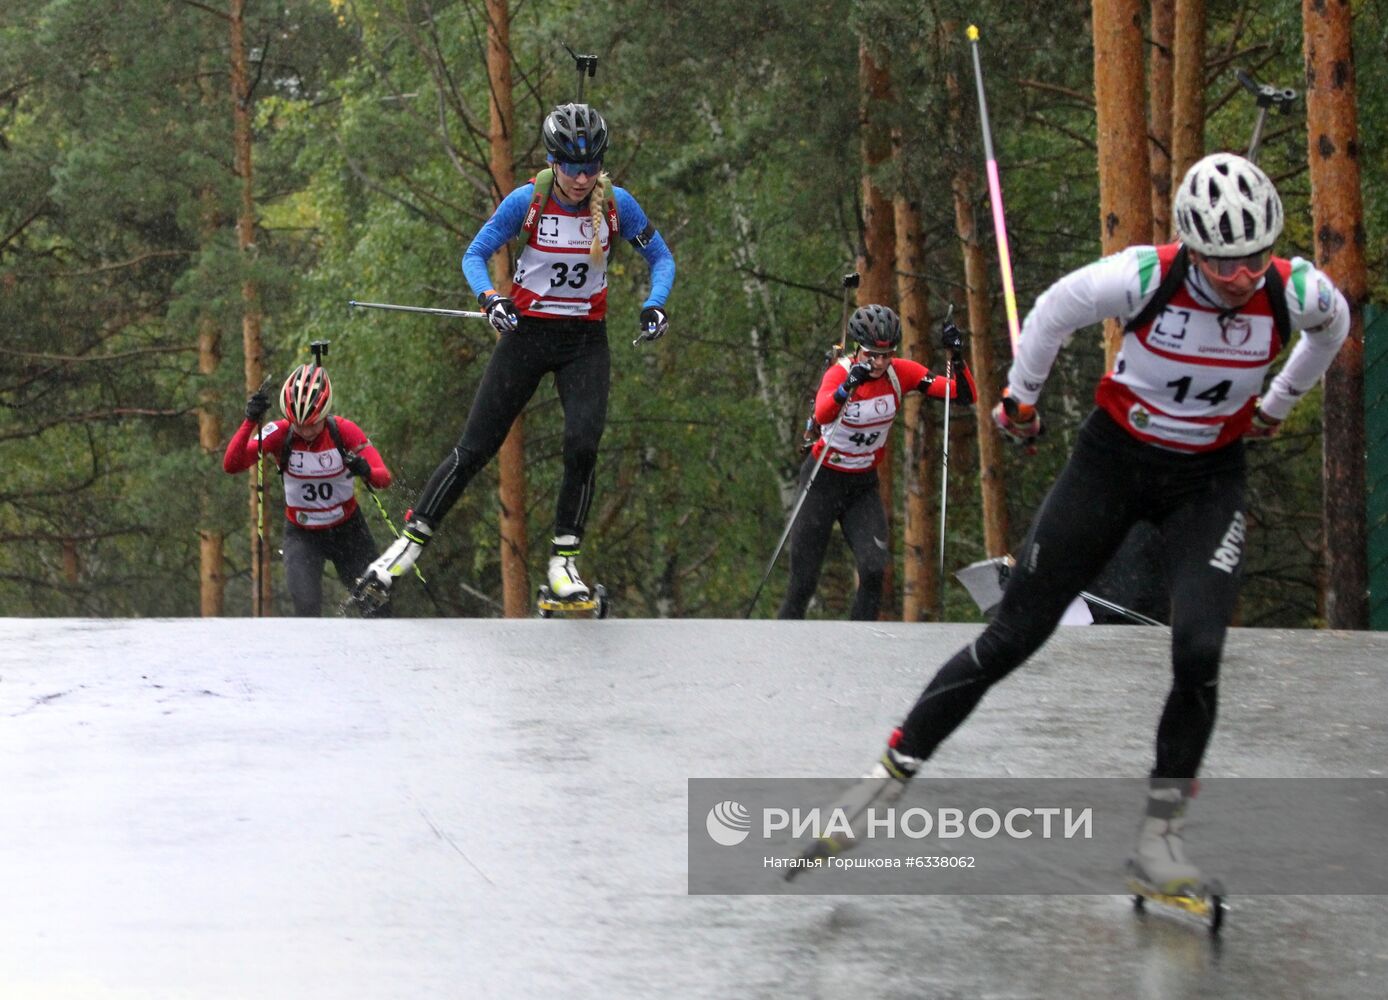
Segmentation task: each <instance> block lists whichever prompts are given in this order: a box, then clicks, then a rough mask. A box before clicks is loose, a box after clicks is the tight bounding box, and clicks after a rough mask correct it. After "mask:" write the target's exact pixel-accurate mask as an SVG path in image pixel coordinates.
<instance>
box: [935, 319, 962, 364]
mask: <svg viewBox="0 0 1388 1000" xmlns="http://www.w3.org/2000/svg"><path fill="white" fill-rule="evenodd" d="M940 346H941V347H943V348H944V349H945V350H947V351H949V352H950V353H951V354H953V355H954V356H955V357H956V358H957V357H958V356H959V352H960V351H961V350H963V348H964V334H963V333H962V332H961V331H960V329H959V327H957V326H955V325H954V324H953V323H946V324H945V325H944V326H942V327H941V328H940Z"/></svg>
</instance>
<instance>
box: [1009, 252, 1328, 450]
mask: <svg viewBox="0 0 1388 1000" xmlns="http://www.w3.org/2000/svg"><path fill="white" fill-rule="evenodd" d="M1178 249H1180V244H1176V243H1172V244H1168V245H1166V246H1161V247H1152V246H1136V247H1129V248H1128V249H1127V250H1124V251H1122V252H1120V253H1117V254H1114V255H1113V256H1111V257H1105V258H1104V259H1103V260H1100V261H1096V262H1095V263H1093V264H1089V265H1087V266H1086V267H1082V268H1080V269H1079V270H1078V271H1073V272H1071V273H1070V274H1067V275H1066V276H1065V277H1063V278H1061V279H1060V280H1059V281H1057V282H1056V283H1055V284H1054V285H1052V286H1051V287H1050V288H1048V289H1047V290H1046V291H1045V292H1044V293H1043V294H1042V295H1041V297H1040V298H1039V299H1037V300H1036V305H1035V306H1034V307H1033V308H1032V310H1031V312H1030V313H1029V314H1028V315H1027V318H1026V322H1025V323H1024V324H1023V325H1022V335H1021V339H1020V341H1019V342H1018V346H1017V356H1016V358H1015V359H1014V360H1013V362H1012V370H1011V372H1010V373H1009V375H1008V386H1009V389H1010V392H1011V394H1012V397H1013V398H1014V399H1016V400H1017V401H1018V402H1021V403H1035V402H1036V399H1037V397H1038V396H1039V395H1040V394H1041V388H1042V386H1044V385H1045V381H1046V377H1047V375H1049V374H1050V370H1051V366H1052V365H1053V364H1054V363H1055V357H1056V354H1057V353H1058V352H1059V350H1060V348H1061V345H1062V344H1064V343H1065V342H1067V341H1068V340H1069V338H1070V336H1071V334H1073V333H1074V332H1075V331H1076V330H1078V329H1079V328H1080V327H1083V326H1088V325H1090V324H1092V323H1097V322H1099V321H1100V320H1102V319H1107V318H1110V317H1117V318H1118V319H1120V320H1122V321H1124V322H1126V321H1127V320H1128V319H1130V318H1131V317H1133V316H1136V315H1137V314H1138V313H1139V312H1141V311H1142V307H1143V306H1144V305H1146V304H1147V302H1148V301H1149V300H1150V299H1151V298H1152V296H1153V295H1154V294H1155V293H1156V290H1157V288H1158V287H1159V286H1160V284H1161V279H1162V275H1164V274H1165V273H1166V271H1167V269H1168V268H1169V267H1170V266H1171V262H1172V260H1173V259H1174V258H1175V256H1176V251H1177V250H1178ZM1272 266H1273V267H1275V268H1277V270H1278V273H1279V275H1281V277H1282V280H1283V284H1284V285H1285V286H1286V299H1287V312H1288V316H1289V318H1290V320H1291V326H1292V329H1293V330H1300V331H1302V333H1301V336H1300V337H1299V338H1297V341H1296V347H1295V348H1294V349H1293V350H1292V354H1291V357H1290V358H1288V359H1287V363H1286V364H1285V365H1283V366H1282V370H1281V371H1280V372H1279V373H1278V374H1277V375H1276V377H1274V378H1273V380H1272V383H1271V385H1269V387H1268V390H1267V392H1265V393H1264V392H1262V389H1263V382H1264V379H1265V378H1266V376H1267V372H1268V369H1269V368H1270V367H1271V365H1272V363H1273V361H1275V360H1276V359H1277V356H1278V355H1279V354H1280V353H1281V351H1282V348H1283V347H1284V346H1285V345H1284V344H1283V343H1282V342H1281V338H1280V337H1279V336H1278V334H1277V330H1276V327H1275V325H1274V323H1273V319H1272V308H1271V304H1270V303H1269V301H1268V296H1267V290H1266V284H1265V283H1264V284H1263V285H1260V286H1259V288H1258V290H1257V291H1256V292H1255V293H1254V295H1253V298H1252V299H1251V300H1249V302H1248V303H1246V304H1245V305H1242V306H1239V307H1238V308H1237V309H1230V308H1228V307H1226V306H1225V305H1224V304H1223V302H1222V301H1221V300H1220V299H1219V298H1218V296H1217V295H1216V293H1215V291H1214V289H1213V288H1212V287H1211V285H1210V283H1209V281H1208V280H1207V279H1206V278H1205V276H1204V274H1203V273H1202V272H1201V271H1200V268H1199V267H1198V266H1197V265H1196V264H1195V262H1194V261H1192V262H1191V267H1190V271H1189V273H1188V275H1187V276H1186V281H1185V284H1184V285H1183V286H1182V287H1181V288H1180V289H1178V290H1177V292H1176V294H1175V295H1174V296H1173V297H1172V299H1171V301H1170V302H1169V303H1167V305H1166V308H1165V309H1163V310H1162V312H1160V313H1159V314H1158V315H1157V316H1156V317H1155V318H1154V319H1153V320H1152V322H1151V323H1149V324H1148V325H1147V326H1145V327H1142V328H1140V329H1137V330H1134V331H1132V332H1130V333H1126V334H1125V335H1124V337H1123V346H1122V349H1121V350H1120V351H1119V353H1118V356H1117V358H1115V360H1114V366H1113V370H1112V371H1111V372H1109V373H1108V374H1106V375H1105V376H1104V377H1103V379H1102V380H1101V381H1100V382H1099V387H1098V389H1097V390H1096V391H1095V394H1094V398H1095V402H1097V403H1098V405H1099V406H1100V407H1102V408H1103V409H1104V411H1105V412H1107V413H1108V414H1109V416H1111V417H1112V418H1113V419H1114V420H1115V421H1116V422H1117V423H1118V425H1119V426H1120V427H1122V428H1123V429H1124V430H1125V431H1127V432H1128V433H1129V434H1131V435H1132V436H1133V437H1135V438H1137V439H1138V440H1139V441H1145V442H1147V443H1149V444H1154V445H1156V446H1158V447H1161V448H1167V449H1171V450H1174V451H1188V452H1201V451H1213V450H1215V449H1216V448H1223V447H1224V446H1226V445H1228V444H1230V443H1231V442H1233V441H1236V440H1238V439H1239V438H1240V437H1242V436H1243V434H1244V433H1245V432H1247V430H1248V428H1249V425H1250V423H1251V422H1252V419H1253V411H1254V407H1255V406H1256V405H1261V407H1262V410H1263V412H1264V413H1266V414H1267V415H1268V416H1269V417H1272V418H1273V419H1276V420H1281V419H1283V418H1284V417H1286V415H1287V413H1288V412H1289V411H1290V410H1291V408H1292V406H1293V404H1294V403H1295V402H1296V400H1297V399H1298V398H1299V397H1300V396H1301V395H1303V394H1304V393H1305V392H1306V391H1307V390H1309V389H1310V388H1311V387H1312V386H1314V385H1315V384H1316V382H1317V381H1319V379H1320V377H1321V376H1322V375H1323V374H1325V370H1326V368H1328V367H1329V366H1330V362H1331V361H1333V360H1334V358H1335V353H1336V352H1337V351H1338V350H1339V349H1340V345H1341V344H1342V343H1343V342H1344V339H1345V337H1346V335H1347V334H1348V333H1349V324H1350V317H1349V306H1348V305H1347V304H1346V302H1345V299H1344V296H1343V295H1341V294H1340V292H1339V291H1338V290H1337V289H1336V288H1335V286H1334V285H1333V284H1332V283H1331V281H1330V279H1329V278H1328V277H1326V276H1325V275H1324V274H1323V273H1321V272H1320V271H1318V270H1317V269H1316V268H1315V267H1314V266H1313V265H1312V264H1310V263H1309V262H1308V261H1305V260H1302V259H1301V258H1300V257H1294V258H1292V259H1291V260H1284V259H1283V258H1281V257H1274V258H1273V260H1272ZM1260 393H1261V394H1262V402H1261V404H1259V403H1258V397H1259V394H1260Z"/></svg>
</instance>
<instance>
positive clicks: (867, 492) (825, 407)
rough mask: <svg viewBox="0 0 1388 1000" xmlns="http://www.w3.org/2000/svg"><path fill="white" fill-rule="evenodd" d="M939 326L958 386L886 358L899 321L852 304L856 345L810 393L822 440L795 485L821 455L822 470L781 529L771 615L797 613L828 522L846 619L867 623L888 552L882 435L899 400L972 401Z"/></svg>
mask: <svg viewBox="0 0 1388 1000" xmlns="http://www.w3.org/2000/svg"><path fill="white" fill-rule="evenodd" d="M947 330H948V331H950V332H949V333H948V335H947V339H946V340H945V342H944V347H945V349H946V350H948V351H950V352H952V353H953V355H954V370H955V371H956V372H962V373H963V376H964V378H963V382H962V383H960V382H959V380H958V379H957V378H941V377H939V376H936V375H934V374H933V373H932V372H931V371H930V369H928V368H926V367H925V365H922V364H920V363H919V362H916V361H910V360H908V359H905V358H898V357H896V352H897V348H898V347H900V346H901V320H900V319H899V318H898V317H897V314H896V313H894V312H893V311H892V310H890V309H888V308H887V307H886V306H879V305H869V306H861V307H860V308H858V309H857V310H856V311H855V312H854V313H853V315H852V317H851V318H850V319H849V321H848V336H849V337H850V338H851V339H852V340H853V341H854V342H855V343H856V344H857V348H856V351H855V353H854V354H853V355H851V356H849V357H845V358H841V359H840V360H839V361H838V362H837V363H835V364H833V365H831V366H830V368H829V370H828V371H826V372H825V373H824V380H823V381H822V382H821V383H820V386H819V393H818V394H817V395H816V396H815V406H814V419H815V422H816V423H818V424H819V425H820V427H821V428H822V429H823V431H824V432H825V433H826V434H828V435H829V436H828V437H821V438H820V439H819V440H818V441H816V442H815V445H814V448H813V450H812V451H811V452H810V454H809V455H807V456H806V457H805V463H804V465H803V466H802V467H801V469H800V488H801V489H805V484H806V483H807V482H810V476H811V475H812V474H813V473H814V467H815V463H816V462H818V461H819V457H820V455H824V464H823V467H822V468H821V469H820V470H819V473H818V475H816V476H815V478H814V481H813V483H812V484H811V486H810V489H809V492H808V493H807V494H806V495H805V502H804V504H803V505H802V506H801V508H800V513H799V514H798V515H797V516H796V519H795V525H794V527H793V528H791V535H790V587H789V589H787V591H786V596H785V600H784V601H783V602H782V603H781V610H780V611H779V612H778V614H777V617H778V618H804V617H805V608H806V606H807V605H808V604H809V603H810V598H811V597H813V596H814V591H815V585H816V584H817V583H818V582H819V570H820V567H821V566H822V565H823V563H824V551H825V549H826V547H827V546H828V544H829V535H830V533H831V532H832V531H833V529H834V522H835V521H837V522H838V523H839V526H840V527H841V528H842V529H843V537H844V538H845V539H846V540H847V542H848V547H849V548H850V549H852V551H853V561H854V562H855V563H856V564H857V568H858V593H857V594H856V595H855V596H854V598H853V610H852V613H851V617H852V618H853V620H855V621H876V620H877V610H878V608H879V606H880V605H881V602H882V576H883V573H884V572H885V571H886V569H887V560H888V558H889V554H888V551H887V515H886V512H885V511H884V510H883V508H882V498H881V496H879V494H878V492H877V466H878V465H880V464H881V463H882V458H883V456H884V455H885V454H886V451H887V445H888V443H889V442H890V440H891V430H892V423H893V421H895V420H896V415H897V411H898V410H899V409H900V408H901V397H902V396H903V395H905V394H906V393H908V392H921V393H924V394H925V395H927V396H929V397H930V398H932V399H944V398H945V397H946V396H948V397H949V398H950V399H955V400H958V401H959V402H960V403H962V404H964V405H966V406H967V405H972V403H973V401H974V399H975V398H977V393H976V392H975V391H974V382H973V376H972V375H970V374H969V369H968V366H967V365H965V364H964V362H963V358H962V356H961V355H960V352H959V351H960V346H961V344H960V338H959V333H958V331H957V330H955V329H954V327H952V326H951V327H947ZM840 416H842V419H840ZM826 449H828V454H824V452H825V450H826Z"/></svg>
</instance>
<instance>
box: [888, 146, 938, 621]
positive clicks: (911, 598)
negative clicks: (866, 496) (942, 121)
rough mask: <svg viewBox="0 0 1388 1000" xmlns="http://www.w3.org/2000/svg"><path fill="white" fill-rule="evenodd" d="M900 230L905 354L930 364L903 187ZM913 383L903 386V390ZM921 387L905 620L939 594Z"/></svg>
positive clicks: (910, 405) (924, 611) (915, 412)
mask: <svg viewBox="0 0 1388 1000" xmlns="http://www.w3.org/2000/svg"><path fill="white" fill-rule="evenodd" d="M892 146H893V155H894V156H897V157H898V158H899V157H900V150H901V143H900V136H899V134H897V133H895V132H894V133H893V136H892ZM892 208H893V216H894V219H895V230H896V293H897V301H898V302H899V303H900V304H901V355H902V357H905V358H910V359H911V360H912V361H917V362H919V363H921V364H923V365H926V366H929V363H930V312H929V301H928V299H927V297H926V287H925V281H924V279H923V278H921V277H920V275H921V274H922V273H923V272H924V262H923V261H922V259H921V212H920V204H919V203H918V202H916V201H914V200H912V198H911V197H910V196H909V195H908V194H907V193H906V192H905V191H900V192H898V193H897V194H896V196H895V197H894V198H893V199H892ZM907 388H909V387H908V386H905V385H903V386H902V389H907ZM923 402H924V400H923V397H922V396H921V394H920V393H918V392H912V393H909V394H908V395H907V396H906V397H905V399H904V400H903V423H904V426H905V429H906V433H905V439H906V440H905V447H904V448H903V449H902V455H903V456H904V458H903V460H902V467H903V469H904V471H905V482H906V524H905V527H904V531H903V539H904V541H903V545H902V548H903V553H902V570H901V620H902V621H907V622H918V621H924V620H925V618H926V617H927V616H928V615H930V614H931V613H932V612H933V611H934V608H935V605H936V602H937V601H938V599H939V588H938V580H939V577H938V575H937V573H936V570H935V560H934V559H933V558H932V552H931V532H930V526H931V518H930V515H929V511H930V497H931V495H932V494H933V493H934V490H935V478H936V477H935V464H934V462H933V461H932V458H933V455H932V452H933V450H934V449H933V448H931V447H930V446H929V444H930V439H931V438H932V437H933V435H932V434H931V433H930V430H931V424H930V417H929V415H928V408H927V407H925V406H923V405H922V403H923Z"/></svg>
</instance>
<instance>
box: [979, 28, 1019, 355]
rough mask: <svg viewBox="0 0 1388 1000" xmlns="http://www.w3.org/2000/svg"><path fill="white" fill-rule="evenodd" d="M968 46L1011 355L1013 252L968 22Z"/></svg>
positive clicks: (1014, 335)
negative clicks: (985, 162)
mask: <svg viewBox="0 0 1388 1000" xmlns="http://www.w3.org/2000/svg"><path fill="white" fill-rule="evenodd" d="M966 34H967V35H968V37H969V49H970V51H971V52H972V53H973V62H974V84H975V85H976V88H977V90H978V118H979V123H980V124H981V125H982V126H983V155H984V158H985V159H986V160H987V171H988V200H989V202H991V203H992V206H993V232H994V234H995V235H996V237H997V241H998V266H999V267H1000V268H1001V269H1002V298H1003V303H1004V304H1005V305H1006V306H1007V335H1008V337H1010V338H1011V340H1012V356H1013V357H1014V358H1015V357H1016V356H1017V342H1018V341H1019V340H1020V339H1021V336H1022V330H1021V326H1020V325H1019V324H1018V321H1017V295H1016V293H1015V292H1014V291H1013V288H1012V255H1011V253H1010V252H1009V250H1008V248H1007V221H1006V219H1005V218H1004V216H1003V207H1002V181H1001V180H999V178H998V158H997V156H996V154H995V153H994V152H993V134H992V129H991V126H990V125H989V124H988V97H987V95H985V94H984V92H983V63H982V62H981V61H980V60H979V57H978V27H977V26H976V25H972V24H971V25H969V27H968V29H967V31H966Z"/></svg>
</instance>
